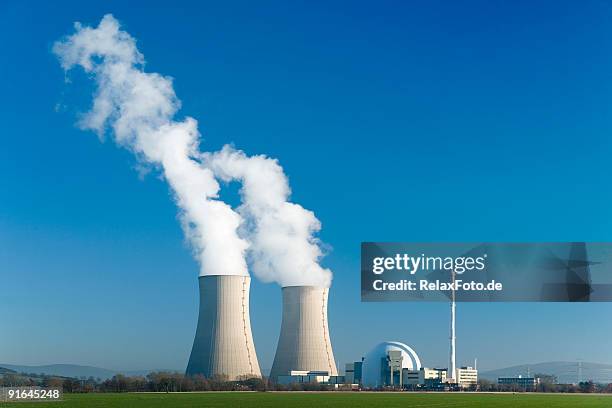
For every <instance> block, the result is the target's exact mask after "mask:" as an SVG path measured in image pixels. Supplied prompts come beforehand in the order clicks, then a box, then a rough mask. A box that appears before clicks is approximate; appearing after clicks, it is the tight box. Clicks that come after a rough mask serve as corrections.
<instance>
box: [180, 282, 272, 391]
mask: <svg viewBox="0 0 612 408" xmlns="http://www.w3.org/2000/svg"><path fill="white" fill-rule="evenodd" d="M250 284H251V278H249V277H248V276H231V275H209V276H200V315H199V318H198V328H197V330H196V335H195V340H194V341H193V349H192V350H191V357H190V358H189V364H188V365H187V375H194V374H202V375H204V376H205V377H212V376H215V375H226V376H227V377H228V378H229V379H230V380H237V379H240V378H244V377H261V371H260V369H259V363H258V362H257V354H255V345H254V344H253V335H252V334H251V320H250V317H249V287H250Z"/></svg>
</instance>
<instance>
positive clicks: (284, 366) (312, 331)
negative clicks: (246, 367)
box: [270, 286, 338, 381]
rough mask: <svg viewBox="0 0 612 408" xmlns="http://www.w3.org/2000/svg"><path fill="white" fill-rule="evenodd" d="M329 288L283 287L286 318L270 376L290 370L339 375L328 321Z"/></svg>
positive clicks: (285, 374) (283, 320) (287, 374)
mask: <svg viewBox="0 0 612 408" xmlns="http://www.w3.org/2000/svg"><path fill="white" fill-rule="evenodd" d="M328 291H329V289H328V288H321V287H315V286H287V287H284V288H283V319H282V323H281V333H280V337H279V339H278V346H277V348H276V355H275V356H274V363H273V364H272V370H271V371H270V378H271V379H272V380H273V381H278V379H279V377H280V376H291V372H294V371H303V372H326V373H327V375H328V376H330V377H336V376H338V369H337V367H336V362H335V360H334V353H333V350H332V345H331V340H330V336H329V327H328V323H327V300H328Z"/></svg>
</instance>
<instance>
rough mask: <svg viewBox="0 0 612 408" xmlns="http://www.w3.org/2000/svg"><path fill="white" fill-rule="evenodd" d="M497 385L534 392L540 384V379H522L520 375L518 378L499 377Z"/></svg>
mask: <svg viewBox="0 0 612 408" xmlns="http://www.w3.org/2000/svg"><path fill="white" fill-rule="evenodd" d="M497 384H499V385H514V386H516V387H518V388H520V389H524V390H534V389H535V388H536V387H537V386H538V384H540V379H539V378H535V377H523V376H521V375H519V376H518V377H499V378H498V379H497Z"/></svg>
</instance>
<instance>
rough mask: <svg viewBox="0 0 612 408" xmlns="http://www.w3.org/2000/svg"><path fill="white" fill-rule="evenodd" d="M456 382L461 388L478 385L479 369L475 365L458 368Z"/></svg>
mask: <svg viewBox="0 0 612 408" xmlns="http://www.w3.org/2000/svg"><path fill="white" fill-rule="evenodd" d="M455 382H456V383H457V385H458V386H459V387H461V388H470V387H476V386H477V385H478V370H477V369H475V368H474V367H461V368H458V369H457V371H456V376H455Z"/></svg>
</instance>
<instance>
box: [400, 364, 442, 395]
mask: <svg viewBox="0 0 612 408" xmlns="http://www.w3.org/2000/svg"><path fill="white" fill-rule="evenodd" d="M447 373H448V370H447V369H446V368H426V367H421V369H420V370H406V372H405V373H404V383H403V385H404V387H406V388H410V389H415V388H424V389H428V390H440V389H444V388H445V387H446V386H447Z"/></svg>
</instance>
